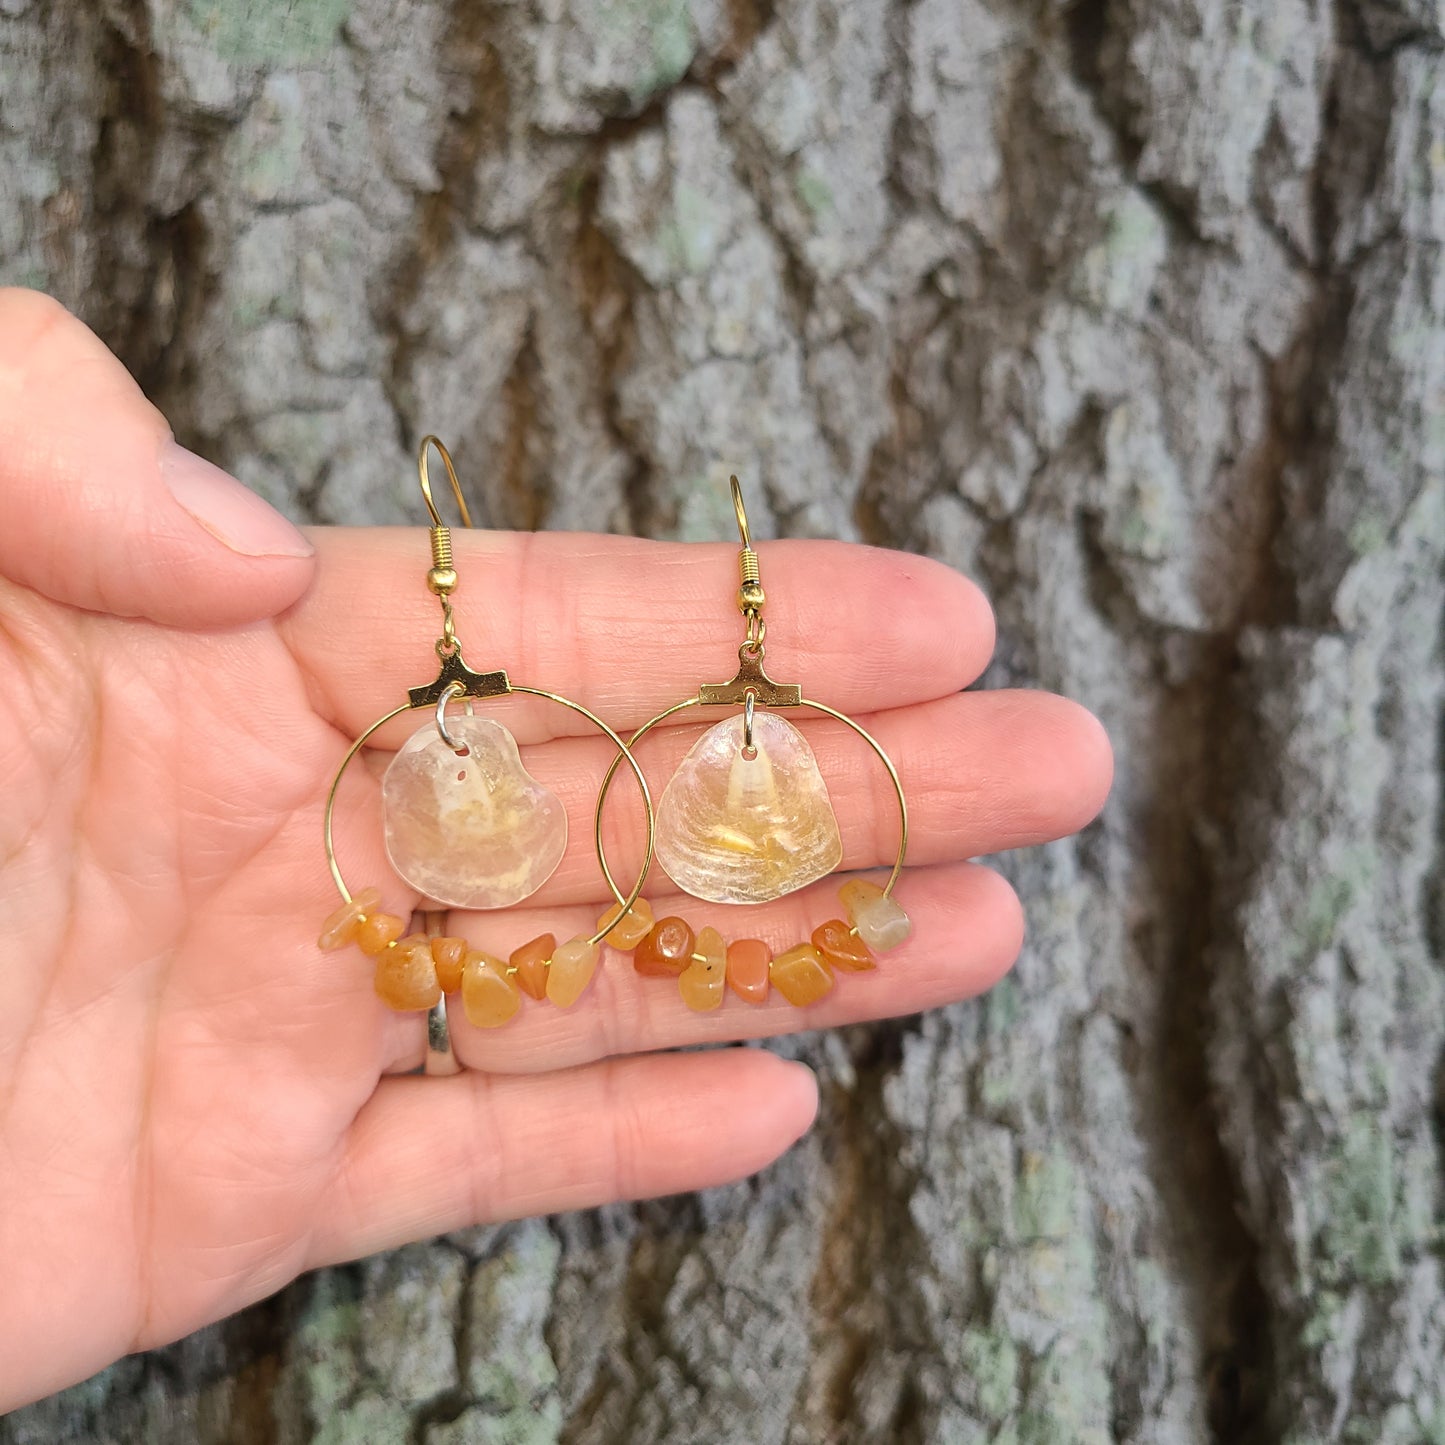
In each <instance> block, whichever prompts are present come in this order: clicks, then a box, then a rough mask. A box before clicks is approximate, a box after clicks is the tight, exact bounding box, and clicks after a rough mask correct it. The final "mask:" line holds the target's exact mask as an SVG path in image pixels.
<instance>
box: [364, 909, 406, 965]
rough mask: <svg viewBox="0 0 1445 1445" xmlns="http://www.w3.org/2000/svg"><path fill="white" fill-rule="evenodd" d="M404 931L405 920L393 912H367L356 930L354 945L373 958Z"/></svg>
mask: <svg viewBox="0 0 1445 1445" xmlns="http://www.w3.org/2000/svg"><path fill="white" fill-rule="evenodd" d="M405 932H406V920H405V919H403V918H398V917H397V916H396V914H394V913H368V914H367V915H366V917H365V918H363V919H362V920H361V923H360V924H359V925H358V927H357V930H356V946H357V947H358V948H359V949H360V950H361V951H362V952H363V953H369V954H370V955H371V956H372V957H373V958H375V957H376V956H377V955H378V954H379V953H380V952H381V951H382V949H384V948H386V947H387V946H388V945H389V944H392V943H395V942H396V940H397V939H398V938H400V937H401V936H402V934H403V933H405Z"/></svg>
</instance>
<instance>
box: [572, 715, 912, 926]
mask: <svg viewBox="0 0 1445 1445" xmlns="http://www.w3.org/2000/svg"><path fill="white" fill-rule="evenodd" d="M747 701H752V702H754V704H755V705H756V699H754V698H752V695H751V694H749V695H748V699H747ZM707 706H712V704H710V703H708V702H706V701H705V700H704V699H703V698H702V697H690V698H687V699H686V700H685V701H683V702H677V703H674V704H673V705H672V706H671V707H669V708H664V709H663V710H662V711H661V712H660V713H658V714H657V716H656V717H653V718H649V719H648V720H647V721H646V722H645V723H643V725H642V726H641V727H640V728H638V729H637V731H636V732H635V733H633V734H632V736H631V737H630V738H628V740H627V745H626V746H625V747H624V748H623V749H622V750H621V752H619V753H618V754H617V756H616V757H615V758H613V759H612V764H611V766H610V767H609V768H608V769H607V772H606V773H605V774H604V775H603V778H602V786H601V788H600V789H599V790H598V793H597V811H596V813H595V814H594V815H593V820H592V837H593V841H594V842H595V843H596V845H597V861H598V863H599V864H601V866H602V876H603V877H604V878H605V879H606V880H607V886H608V888H609V889H611V890H612V896H613V897H614V898H615V899H616V900H617V901H618V902H619V903H623V898H622V894H621V892H620V891H619V889H618V887H617V883H616V880H615V879H614V878H613V876H612V869H611V868H610V867H609V866H608V864H607V850H606V849H605V848H604V847H603V846H602V809H603V807H604V806H605V805H606V802H607V794H608V792H609V790H610V789H611V787H612V780H613V778H615V777H616V776H617V769H618V766H619V765H620V764H621V763H622V761H623V757H624V755H625V756H626V758H627V760H628V761H629V762H630V763H631V764H632V768H633V771H634V772H636V771H637V759H636V758H635V757H633V756H632V751H631V750H632V749H633V748H634V747H636V746H637V744H638V742H639V741H641V739H642V738H643V737H645V736H646V734H648V733H649V732H651V731H652V729H653V728H655V727H656V726H657V725H658V723H660V722H665V721H666V720H667V719H668V718H670V717H673V716H675V715H676V714H677V713H680V712H683V711H685V710H686V709H688V708H690V707H707ZM744 706H746V701H745V704H744ZM789 706H791V707H810V708H812V709H813V710H814V711H815V712H821V713H825V714H826V715H827V716H828V717H831V718H834V719H835V720H836V721H838V722H840V723H842V724H843V725H844V726H845V727H848V728H851V729H852V730H853V731H854V732H855V733H857V734H858V736H859V737H860V738H862V739H863V741H864V742H865V743H867V744H868V746H869V747H870V748H872V749H873V751H874V752H875V753H876V754H877V755H878V760H879V762H881V763H882V764H883V767H884V769H885V770H886V772H887V773H888V781H889V782H891V783H892V784H893V791H894V794H895V795H896V796H897V798H898V854H897V856H896V857H895V858H894V860H893V871H892V872H891V873H890V874H889V875H888V881H887V883H885V884H884V885H883V895H884V897H885V898H886V897H889V896H891V894H892V892H893V888H894V885H895V884H896V883H897V882H898V878H899V875H900V874H901V873H902V872H903V862H904V859H905V857H906V856H907V854H908V799H907V798H906V797H905V796H904V793H903V782H902V780H901V779H900V778H899V776H898V769H897V768H895V767H894V766H893V760H892V758H890V757H889V756H888V754H887V753H886V752H884V751H883V744H882V743H880V742H879V741H878V739H877V738H875V737H874V736H873V734H872V733H870V732H869V731H868V729H867V728H865V727H863V726H862V724H860V723H856V722H854V721H853V719H852V718H850V717H849V716H848V715H847V713H841V712H839V711H838V710H837V709H836V708H831V707H829V706H828V705H827V703H823V702H812V701H810V700H808V699H807V698H802V699H800V700H799V701H798V702H796V703H790V704H789ZM651 843H652V840H651V839H649V840H648V844H649V846H648V850H647V851H648V861H647V863H646V864H645V865H644V868H643V878H642V880H641V881H640V882H639V883H638V890H639V891H640V889H641V887H642V882H645V881H646V876H647V872H648V870H649V869H650V868H651V867H652V851H653V850H652V847H651ZM636 898H637V893H635V892H634V894H633V895H632V898H630V899H628V900H627V901H626V902H625V903H624V904H623V910H622V911H623V912H624V913H625V912H626V911H627V909H628V908H631V907H632V904H633V903H634V902H635V901H636Z"/></svg>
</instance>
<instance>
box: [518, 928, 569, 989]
mask: <svg viewBox="0 0 1445 1445" xmlns="http://www.w3.org/2000/svg"><path fill="white" fill-rule="evenodd" d="M556 951H557V940H556V938H555V937H554V936H553V935H552V934H550V933H544V934H542V935H541V936H540V937H538V938H534V939H533V940H532V941H531V942H530V943H524V944H523V945H522V946H521V947H520V948H518V949H514V950H513V952H512V956H511V958H510V959H509V960H508V962H509V963H510V964H511V966H512V967H513V968H514V969H516V970H517V972H516V974H515V978H516V980H517V982H518V984H520V985H521V989H522V992H523V993H524V994H526V995H527V997H528V998H536V999H542V998H546V997H547V965H548V964H549V963H551V962H552V955H553V954H554V953H555V952H556Z"/></svg>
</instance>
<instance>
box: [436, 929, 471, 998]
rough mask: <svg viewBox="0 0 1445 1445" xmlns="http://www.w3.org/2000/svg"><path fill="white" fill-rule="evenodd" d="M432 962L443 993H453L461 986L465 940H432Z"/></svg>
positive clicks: (465, 949) (465, 948) (465, 950)
mask: <svg viewBox="0 0 1445 1445" xmlns="http://www.w3.org/2000/svg"><path fill="white" fill-rule="evenodd" d="M431 956H432V962H433V963H435V964H436V967H437V982H438V983H439V984H441V986H442V992H443V993H455V992H456V991H457V990H458V989H459V988H460V987H461V986H462V964H463V963H465V962H466V957H467V941H466V939H465V938H433V939H432V940H431Z"/></svg>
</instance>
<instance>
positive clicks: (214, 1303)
mask: <svg viewBox="0 0 1445 1445" xmlns="http://www.w3.org/2000/svg"><path fill="white" fill-rule="evenodd" d="M0 601H3V611H4V613H5V616H6V617H7V619H8V620H7V632H8V634H9V643H10V646H9V649H8V651H9V656H8V657H7V659H6V663H7V673H8V675H9V676H10V677H11V679H12V680H17V681H18V684H19V685H18V687H14V686H12V687H11V688H10V690H9V696H10V697H11V698H12V699H17V698H18V699H19V700H21V703H20V705H19V706H12V707H10V708H8V709H7V710H6V712H5V714H4V717H3V723H0V729H3V730H0V755H3V756H4V757H6V758H8V759H12V760H15V759H27V754H28V755H29V757H28V760H27V761H26V762H25V763H24V764H23V765H22V766H21V768H20V770H19V776H18V777H15V776H13V775H12V776H11V777H10V778H9V779H7V782H8V783H9V788H8V790H7V799H8V800H9V801H8V805H7V809H6V826H7V834H8V835H9V836H7V838H6V847H5V848H4V850H3V855H4V857H5V858H6V859H8V862H7V864H6V866H5V868H4V871H3V873H0V892H3V894H4V896H6V897H9V898H12V899H17V900H18V899H23V900H24V908H23V910H15V911H16V912H17V913H19V915H20V923H21V928H22V931H23V937H24V944H23V947H20V948H18V949H17V950H16V953H15V957H14V960H13V962H12V964H11V966H10V968H9V969H8V970H7V973H6V977H5V987H6V990H7V995H8V997H7V1003H8V1004H9V1007H8V1008H7V1009H6V1010H5V1017H4V1028H5V1035H4V1046H5V1057H6V1058H7V1059H8V1060H9V1061H10V1068H11V1072H10V1075H9V1078H8V1080H7V1083H8V1085H9V1088H8V1090H7V1094H8V1102H9V1107H8V1110H7V1111H6V1115H5V1131H6V1138H7V1140H8V1141H9V1143H10V1146H11V1147H10V1167H9V1168H8V1169H7V1170H6V1171H5V1173H4V1175H3V1176H0V1179H3V1182H0V1231H3V1238H4V1239H5V1244H6V1246H7V1247H5V1248H4V1254H5V1256H6V1258H7V1259H9V1260H10V1261H12V1266H11V1267H12V1270H13V1268H14V1267H15V1264H16V1263H18V1265H19V1269H20V1272H21V1274H22V1275H24V1274H25V1273H27V1272H33V1273H34V1280H33V1285H34V1288H35V1289H36V1290H37V1291H39V1290H41V1289H42V1288H46V1287H47V1281H48V1280H49V1279H50V1278H51V1277H52V1275H53V1270H54V1264H55V1260H56V1259H57V1258H65V1259H67V1260H68V1261H70V1263H71V1265H72V1267H73V1268H74V1269H75V1270H76V1272H77V1276H78V1277H79V1278H83V1279H85V1280H86V1282H87V1294H88V1296H89V1297H90V1299H91V1300H92V1301H94V1302H95V1305H96V1306H98V1307H102V1310H103V1317H101V1318H97V1317H96V1314H94V1313H93V1314H92V1319H91V1325H92V1327H93V1328H102V1327H103V1328H104V1330H105V1332H106V1334H107V1335H108V1336H109V1343H110V1345H111V1346H112V1347H113V1348H115V1349H117V1350H120V1349H125V1348H129V1347H139V1346H144V1345H148V1344H151V1343H154V1342H156V1341H158V1340H164V1339H169V1338H173V1337H174V1336H175V1335H176V1334H178V1333H181V1332H184V1331H185V1330H187V1329H190V1328H194V1327H195V1326H196V1325H198V1324H200V1323H202V1322H203V1321H205V1320H207V1319H209V1318H212V1317H213V1316H214V1315H216V1314H218V1313H220V1312H223V1311H224V1310H225V1309H227V1308H228V1307H230V1306H231V1305H233V1304H234V1303H235V1301H236V1299H237V1295H238V1292H241V1293H244V1294H245V1295H254V1294H257V1293H261V1292H264V1290H265V1289H266V1288H267V1286H268V1285H277V1284H280V1283H281V1282H283V1281H284V1280H286V1279H288V1278H290V1277H291V1276H292V1275H294V1274H295V1273H296V1272H297V1271H298V1270H299V1269H301V1268H302V1267H303V1266H304V1265H305V1263H306V1260H307V1249H308V1236H309V1233H310V1222H311V1221H312V1220H313V1219H314V1218H315V1215H316V1207H317V1202H318V1199H319V1197H320V1194H321V1192H322V1191H323V1189H324V1188H325V1186H326V1183H327V1181H328V1179H329V1178H330V1177H331V1176H332V1174H333V1173H334V1170H335V1167H336V1164H337V1159H338V1149H339V1147H340V1145H341V1142H342V1140H343V1139H344V1138H345V1135H346V1129H347V1127H348V1125H349V1124H350V1123H351V1122H352V1120H353V1119H354V1118H355V1116H356V1114H357V1111H358V1110H359V1109H360V1107H361V1106H362V1104H363V1103H364V1102H365V1101H366V1099H367V1098H368V1097H369V1096H370V1094H371V1093H372V1091H373V1089H374V1088H375V1085H376V1082H377V1078H378V1074H379V1073H380V1071H381V1069H382V1068H383V1067H384V1065H385V1064H386V1063H387V1060H386V1059H385V1057H384V1055H383V1052H382V1050H383V1045H384V1037H385V1036H384V1033H383V1029H382V1027H381V1025H382V1024H383V1022H384V1015H382V1014H381V1013H379V1011H378V1010H377V1009H376V1008H375V1007H374V1001H373V1000H370V999H368V998H367V997H366V995H365V993H363V992H361V991H359V990H356V989H354V988H345V987H342V988H337V987H335V986H334V981H331V980H327V979H326V978H325V977H323V969H324V964H323V963H322V961H321V960H320V959H319V958H318V957H316V956H315V954H314V948H313V947H311V946H310V940H309V937H308V935H310V934H312V933H314V931H315V920H316V918H317V916H318V909H319V908H320V907H323V906H324V899H325V892H324V889H323V888H322V886H321V885H322V882H323V879H322V877H321V875H320V874H319V873H318V869H317V854H318V848H317V832H318V829H317V800H318V792H319V789H320V788H322V787H323V786H324V782H323V779H324V777H325V775H326V773H327V771H328V770H329V769H330V768H332V767H334V765H335V759H336V756H337V737H336V734H335V732H334V730H333V729H332V728H330V727H329V726H327V725H326V724H325V723H324V722H322V721H321V720H320V719H319V718H318V717H316V715H315V714H314V713H313V712H312V710H311V708H310V707H309V705H308V704H307V702H306V696H305V690H304V679H303V677H302V675H301V673H300V670H299V669H298V667H297V665H296V663H295V662H294V661H293V660H292V658H291V656H290V655H289V654H288V652H287V650H286V648H285V646H284V645H283V643H282V641H281V639H280V637H279V635H278V633H277V631H276V629H275V628H274V626H271V625H269V624H260V625H257V626H255V627H253V628H249V629H246V630H245V631H243V632H241V633H240V634H238V635H230V636H226V637H224V638H218V637H212V636H205V635H200V636H197V635H193V634H188V633H181V632H176V631H172V630H167V629H161V628H157V627H153V626H149V625H146V624H138V623H133V622H121V621H118V620H116V619H112V618H105V617H97V616H92V615H88V614H80V613H75V612H72V611H70V610H69V609H66V608H63V607H60V606H58V605H56V604H54V603H51V602H48V601H45V600H43V599H40V598H37V597H35V596H33V594H28V593H23V592H20V591H19V589H16V588H13V587H6V588H5V589H4V591H3V593H0ZM11 830H13V832H12V831H11ZM17 963H18V964H19V965H20V966H19V968H18V969H17V968H16V967H15V964H17ZM333 970H334V962H333ZM328 985H329V986H328ZM62 1081H63V1082H62ZM13 1280H14V1276H13V1274H12V1281H13ZM22 1283H23V1281H22ZM7 1296H8V1297H9V1298H11V1299H13V1300H14V1301H15V1302H16V1303H17V1304H19V1303H21V1302H22V1301H24V1300H26V1299H27V1298H28V1297H29V1291H28V1290H25V1289H19V1290H12V1291H7ZM12 1323H13V1322H12Z"/></svg>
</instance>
